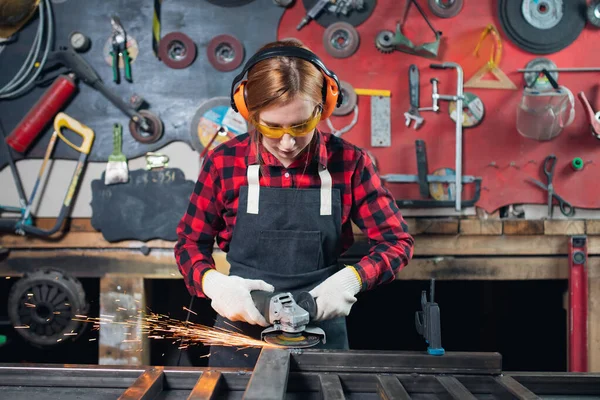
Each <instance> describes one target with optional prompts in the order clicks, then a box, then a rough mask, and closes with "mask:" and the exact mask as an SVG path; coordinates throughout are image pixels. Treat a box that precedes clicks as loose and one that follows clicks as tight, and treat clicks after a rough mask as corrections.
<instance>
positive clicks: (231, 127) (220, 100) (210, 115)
mask: <svg viewBox="0 0 600 400" xmlns="http://www.w3.org/2000/svg"><path fill="white" fill-rule="evenodd" d="M221 126H222V127H224V128H225V129H227V133H228V135H227V136H221V135H217V137H216V138H215V140H214V142H213V143H212V145H211V148H213V147H215V146H217V145H219V144H221V143H223V142H225V141H227V140H229V139H230V137H231V136H232V135H235V136H237V135H241V134H242V133H246V132H247V131H248V123H247V122H246V120H245V119H244V118H243V117H242V116H241V115H240V114H238V113H237V112H235V111H233V109H232V108H231V105H230V99H229V97H213V98H212V99H208V100H206V101H204V102H203V103H202V104H200V106H198V109H197V110H196V113H195V114H194V117H193V118H192V124H191V126H190V136H191V143H192V147H193V148H194V150H196V151H197V152H198V153H201V152H202V150H204V147H205V146H206V145H208V143H209V142H210V140H211V138H212V137H213V136H214V134H215V132H216V131H217V130H218V129H219V127H221Z"/></svg>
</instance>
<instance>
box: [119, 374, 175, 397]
mask: <svg viewBox="0 0 600 400" xmlns="http://www.w3.org/2000/svg"><path fill="white" fill-rule="evenodd" d="M164 377H165V373H164V368H163V367H152V368H149V369H147V370H146V371H144V373H143V374H141V375H140V376H139V377H138V378H137V379H136V381H135V382H134V383H133V385H131V386H130V387H129V388H128V389H127V390H125V392H124V393H123V394H122V395H121V396H120V397H119V400H151V399H154V398H156V397H157V396H158V395H159V394H160V393H161V392H162V391H163V383H164Z"/></svg>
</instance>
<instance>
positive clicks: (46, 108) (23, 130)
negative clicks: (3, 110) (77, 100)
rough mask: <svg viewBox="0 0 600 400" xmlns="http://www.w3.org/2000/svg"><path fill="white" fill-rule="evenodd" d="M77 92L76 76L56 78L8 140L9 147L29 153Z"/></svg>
mask: <svg viewBox="0 0 600 400" xmlns="http://www.w3.org/2000/svg"><path fill="white" fill-rule="evenodd" d="M76 90H77V84H76V82H75V75H74V74H69V75H60V76H59V77H58V78H56V80H55V81H54V82H53V83H52V85H51V86H50V87H49V88H48V90H46V92H45V93H44V94H43V95H42V97H41V98H40V99H39V100H38V101H37V102H36V103H35V105H34V106H33V107H32V108H31V110H29V112H28V113H27V115H25V116H24V117H23V119H22V120H21V122H19V124H18V125H17V126H16V127H15V129H13V131H12V132H11V134H10V135H9V136H8V137H7V138H6V142H7V143H8V145H9V146H10V147H12V148H13V149H15V150H16V151H18V152H19V153H24V152H25V151H27V149H28V148H29V146H30V145H31V143H33V141H34V140H35V139H36V138H37V137H38V135H39V134H40V133H41V132H42V130H43V129H44V128H45V127H46V125H47V124H48V123H49V122H50V121H51V120H52V118H54V116H55V115H56V114H57V113H58V112H59V111H60V110H61V108H62V107H63V105H64V104H65V103H66V102H67V101H68V100H69V99H70V98H71V97H73V94H74V93H75V91H76Z"/></svg>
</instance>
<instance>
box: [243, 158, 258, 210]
mask: <svg viewBox="0 0 600 400" xmlns="http://www.w3.org/2000/svg"><path fill="white" fill-rule="evenodd" d="M259 170H260V165H249V166H248V205H247V211H246V212H247V213H248V214H258V195H259V189H260V187H259V184H258V173H259Z"/></svg>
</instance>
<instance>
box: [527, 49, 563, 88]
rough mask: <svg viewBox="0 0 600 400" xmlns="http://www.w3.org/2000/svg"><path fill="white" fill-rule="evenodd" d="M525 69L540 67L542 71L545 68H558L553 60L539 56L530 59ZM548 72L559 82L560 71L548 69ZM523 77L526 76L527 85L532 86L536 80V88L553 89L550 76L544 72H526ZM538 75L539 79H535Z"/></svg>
mask: <svg viewBox="0 0 600 400" xmlns="http://www.w3.org/2000/svg"><path fill="white" fill-rule="evenodd" d="M525 69H539V70H540V71H541V70H543V69H547V70H551V69H557V67H556V64H554V63H553V62H552V61H551V60H549V59H547V58H544V57H538V58H534V59H533V60H531V61H529V62H528V63H527V65H526V66H525ZM548 73H549V74H550V76H551V77H552V78H553V79H554V80H555V81H556V82H558V71H553V72H552V71H548ZM523 77H524V78H525V82H527V86H531V84H532V83H533V81H535V85H533V87H534V88H535V89H538V90H544V89H552V84H551V83H550V81H549V80H548V77H546V75H544V73H542V72H524V73H523ZM536 77H537V81H536V80H535V78H536Z"/></svg>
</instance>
